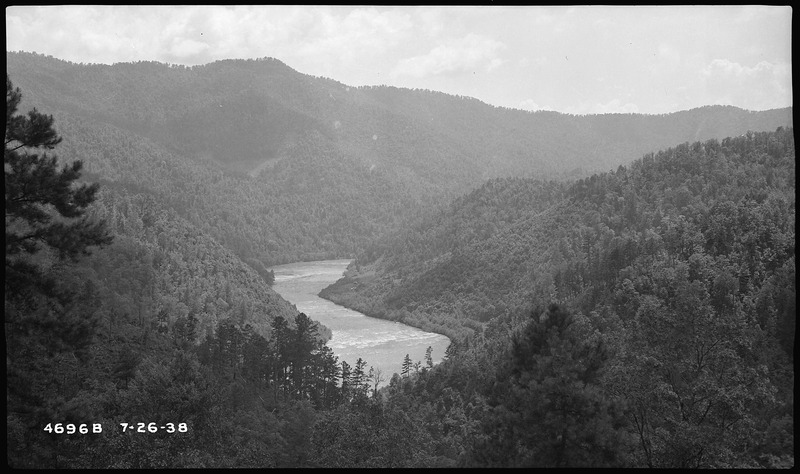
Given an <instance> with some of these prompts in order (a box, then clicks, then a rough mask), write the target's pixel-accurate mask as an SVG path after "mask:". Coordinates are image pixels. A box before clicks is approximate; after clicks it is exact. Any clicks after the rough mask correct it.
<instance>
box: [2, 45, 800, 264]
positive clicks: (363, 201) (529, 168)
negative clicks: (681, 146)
mask: <svg viewBox="0 0 800 474" xmlns="http://www.w3.org/2000/svg"><path fill="white" fill-rule="evenodd" d="M6 58H7V71H8V73H9V74H10V75H11V77H12V80H13V81H14V83H15V84H17V85H18V86H19V87H21V88H22V89H23V90H24V91H26V101H27V102H26V103H27V104H28V105H29V106H36V107H39V108H40V109H42V110H47V111H48V112H49V113H51V114H53V115H54V116H55V117H56V127H58V130H59V131H60V132H61V133H62V135H63V136H64V137H65V144H64V146H63V148H64V149H63V151H62V152H61V154H62V156H64V157H65V158H68V159H77V158H80V159H82V160H83V161H84V163H85V165H84V169H85V171H86V173H87V175H86V176H87V177H92V178H97V179H108V180H113V181H117V182H124V183H133V184H135V185H136V186H138V187H139V188H140V189H146V190H148V191H150V192H152V193H154V194H155V195H156V196H157V198H158V202H159V203H164V205H165V206H167V207H170V208H173V209H175V211H176V212H178V213H179V215H181V216H183V217H184V218H186V219H187V220H188V221H189V222H190V223H191V224H193V225H195V226H197V227H199V228H201V229H203V230H204V231H206V232H209V233H210V235H211V236H212V237H213V238H214V239H216V240H217V241H218V242H220V243H222V244H223V245H224V246H226V247H228V248H229V249H231V250H233V251H234V252H235V253H236V254H237V255H238V256H239V257H241V258H242V259H244V260H246V261H248V262H249V263H251V264H253V266H254V268H257V269H258V268H259V265H258V264H259V263H260V264H263V265H267V266H269V265H271V264H277V263H287V262H292V261H298V260H315V259H324V258H338V257H350V256H352V255H354V254H355V253H356V252H357V251H359V250H363V249H364V248H365V247H366V246H368V245H369V243H370V242H371V241H372V240H373V239H376V238H379V237H380V236H382V235H385V234H390V233H393V232H395V231H397V230H399V229H402V228H404V227H405V226H406V225H408V223H409V222H411V221H412V220H413V219H415V218H418V217H421V216H422V215H423V214H424V213H425V212H427V211H428V210H430V209H431V208H433V207H434V206H437V205H440V204H444V203H446V202H448V201H449V200H450V199H451V198H455V197H457V196H459V195H461V194H464V193H467V192H469V190H471V189H473V188H474V187H477V186H479V185H480V184H481V183H482V182H483V181H484V180H485V179H488V178H493V177H505V176H530V177H538V178H548V179H550V178H553V179H556V178H561V179H563V178H566V177H572V178H578V177H584V176H588V174H589V173H591V172H595V171H606V170H609V169H613V168H616V167H617V166H618V165H620V164H627V163H629V162H631V161H633V160H634V159H636V158H638V157H640V156H641V155H642V154H644V153H647V152H650V151H653V150H657V149H661V148H665V147H667V146H671V145H673V144H675V143H682V142H685V141H693V140H705V139H709V138H717V139H722V138H725V137H726V136H736V135H740V134H742V133H745V132H746V131H748V130H753V131H763V130H774V129H775V128H777V127H779V126H791V125H792V116H791V110H790V109H780V110H771V111H765V112H748V111H745V110H741V109H736V108H734V107H705V108H700V109H695V110H691V111H686V112H679V113H676V114H668V115H661V116H647V115H637V114H623V115H618V114H610V115H601V116H571V115H565V114H558V113H554V112H536V113H529V112H523V111H519V110H512V109H504V108H497V107H492V106H489V105H487V104H484V103H482V102H480V101H477V100H475V99H471V98H466V97H455V96H450V95H446V94H442V93H438V92H431V91H423V90H407V89H397V88H391V87H360V88H354V87H348V86H346V85H344V84H341V83H338V82H336V81H333V80H330V79H325V78H318V77H312V76H308V75H304V74H301V73H299V72H297V71H294V70H293V69H291V68H289V67H288V66H286V65H285V64H283V63H281V62H280V61H277V60H274V59H263V60H227V61H218V62H215V63H211V64H207V65H203V66H195V67H183V66H170V65H166V64H159V63H154V62H139V63H120V64H115V65H111V66H108V65H99V64H74V63H69V62H65V61H61V60H58V59H55V58H52V57H45V56H42V55H36V54H31V53H7V55H6ZM256 262H258V263H256Z"/></svg>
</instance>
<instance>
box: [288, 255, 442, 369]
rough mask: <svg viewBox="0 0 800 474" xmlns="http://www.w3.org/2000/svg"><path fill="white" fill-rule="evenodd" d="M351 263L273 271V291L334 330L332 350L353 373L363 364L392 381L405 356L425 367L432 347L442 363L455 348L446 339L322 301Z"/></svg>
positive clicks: (293, 266)
mask: <svg viewBox="0 0 800 474" xmlns="http://www.w3.org/2000/svg"><path fill="white" fill-rule="evenodd" d="M349 263H350V261H349V260H327V261H314V262H297V263H294V264H285V265H279V266H275V267H272V270H273V271H274V273H275V284H274V285H273V289H274V290H275V291H276V292H277V293H278V294H280V295H281V297H283V298H284V299H286V300H287V301H289V302H290V303H292V304H294V305H295V307H296V308H297V309H298V310H299V311H301V312H303V313H305V314H306V315H308V316H309V317H310V318H311V319H312V320H314V321H317V322H319V323H321V324H324V325H325V326H327V327H328V328H330V329H331V331H332V334H333V336H332V337H331V339H330V341H328V344H327V345H328V347H329V348H330V349H331V350H332V351H333V353H334V355H336V356H337V357H338V358H339V360H340V361H346V362H347V363H348V364H349V365H350V366H351V367H354V366H355V364H356V362H357V360H358V359H359V358H360V359H362V360H363V361H365V362H366V363H367V367H373V366H374V368H375V369H376V370H380V371H381V373H382V374H383V375H384V376H385V377H386V378H387V380H388V378H389V377H391V375H392V374H393V373H399V372H400V371H401V369H402V363H403V360H404V359H405V358H406V356H408V357H410V358H411V359H412V360H414V361H424V360H425V357H426V352H427V349H428V347H431V355H432V358H433V361H434V363H438V362H439V361H441V360H442V358H443V357H444V354H445V351H446V349H447V347H448V346H449V345H450V342H451V341H450V338H448V337H447V336H446V335H444V334H441V333H438V332H435V331H426V330H424V329H422V328H419V327H418V326H412V325H410V324H404V323H402V322H400V321H393V320H388V319H386V318H375V317H370V316H369V315H367V314H364V313H362V312H360V311H356V310H353V309H351V308H347V307H346V306H344V305H340V304H337V303H336V302H334V301H331V300H329V299H326V298H322V297H321V296H319V293H320V292H321V291H322V290H324V289H325V288H327V287H328V286H330V285H331V284H333V283H335V282H337V281H338V280H339V279H340V278H341V277H342V275H343V274H344V272H345V270H346V268H347V266H348V264H349Z"/></svg>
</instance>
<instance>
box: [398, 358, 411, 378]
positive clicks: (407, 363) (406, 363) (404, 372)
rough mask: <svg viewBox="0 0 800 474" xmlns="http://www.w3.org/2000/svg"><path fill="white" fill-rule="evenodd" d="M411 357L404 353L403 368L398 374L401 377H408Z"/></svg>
mask: <svg viewBox="0 0 800 474" xmlns="http://www.w3.org/2000/svg"><path fill="white" fill-rule="evenodd" d="M411 365H412V362H411V357H410V356H409V355H408V354H406V357H405V358H404V359H403V370H402V372H400V375H402V376H403V377H408V374H409V372H410V371H411Z"/></svg>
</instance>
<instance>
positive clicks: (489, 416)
mask: <svg viewBox="0 0 800 474" xmlns="http://www.w3.org/2000/svg"><path fill="white" fill-rule="evenodd" d="M532 200H533V201H535V202H536V205H532V204H531V201H532ZM456 230H457V232H456ZM421 242H425V243H426V244H427V246H426V245H422V244H421ZM415 249H418V250H415ZM794 252H795V152H794V138H793V130H791V129H784V128H779V129H777V130H776V131H774V132H762V133H752V132H749V133H747V134H745V135H742V136H739V137H732V138H726V139H724V140H722V141H721V142H720V141H717V140H709V141H706V142H695V143H693V144H689V143H684V144H681V145H678V146H676V147H674V148H669V149H666V150H664V151H660V152H658V153H650V154H647V155H645V156H644V157H643V158H641V159H639V160H637V161H635V162H633V163H632V164H631V165H630V166H628V167H625V166H620V167H619V168H618V169H617V170H616V171H615V172H609V173H602V174H597V175H593V176H592V177H590V178H588V179H582V180H578V181H577V182H575V183H574V184H572V185H568V186H567V185H563V184H558V183H547V182H539V181H534V180H526V179H505V180H494V181H490V182H488V183H487V184H486V185H484V186H483V187H482V188H480V189H478V190H476V191H474V192H473V193H471V194H470V195H468V196H465V197H464V198H463V199H460V200H456V201H454V203H453V204H452V206H451V208H450V209H449V210H448V211H446V212H443V213H441V214H440V215H438V216H436V218H432V219H429V220H426V221H423V222H421V223H420V224H419V225H417V226H415V227H414V228H412V229H409V230H408V231H407V232H406V233H404V234H401V235H399V236H396V237H393V238H387V240H386V242H384V243H383V244H381V245H376V247H375V248H373V249H370V250H369V251H366V252H364V253H363V254H362V255H360V256H359V258H358V259H357V260H356V261H355V262H354V263H353V264H351V268H350V269H349V270H348V272H347V273H346V275H345V277H344V278H343V279H342V280H340V281H339V282H337V283H336V284H335V285H333V286H331V287H329V288H327V289H326V290H325V292H324V293H323V294H325V296H326V297H328V298H330V299H332V300H333V301H336V302H339V303H341V304H345V305H348V306H351V307H354V308H356V309H358V310H360V311H364V312H366V313H367V314H371V315H373V316H377V317H384V318H389V319H398V320H401V321H404V322H405V321H415V322H419V323H420V324H421V325H422V326H426V327H429V328H431V329H437V330H440V331H442V332H447V333H449V335H450V336H451V338H453V339H454V340H456V341H457V342H456V343H455V344H454V346H453V349H452V350H451V351H450V352H451V354H450V357H449V359H448V361H446V362H445V363H444V364H442V366H441V367H437V368H436V370H435V371H434V373H435V374H437V375H438V376H440V377H437V378H436V380H435V381H428V380H427V379H426V378H423V382H421V383H423V384H434V385H435V386H436V387H438V390H442V392H436V389H431V388H430V387H429V386H427V385H423V386H422V387H420V386H419V383H420V382H417V383H413V382H409V384H410V385H411V387H412V388H410V389H409V391H410V392H411V393H413V394H415V395H414V398H416V399H417V400H418V402H417V403H435V400H437V398H436V397H432V396H431V395H430V393H437V394H438V393H443V391H444V390H454V391H455V393H457V394H458V396H459V401H460V403H461V404H462V409H463V410H465V411H468V412H472V413H473V415H471V416H468V418H467V419H468V422H466V423H465V426H471V427H473V429H472V431H470V435H469V436H466V437H465V438H466V439H468V440H469V441H466V445H467V447H465V448H464V451H463V452H462V455H461V457H458V461H457V462H458V463H459V465H464V466H487V467H488V466H508V467H511V466H525V465H532V466H595V467H599V466H637V467H644V466H646V467H671V468H677V467H717V468H719V467H789V466H791V465H793V463H794V457H793V447H794V435H793V429H794V428H793V427H794V418H793V406H794V356H793V350H794V335H795V330H796V327H795V312H796V276H795V255H794ZM524 314H529V315H530V317H529V318H524V317H522V315H524ZM442 377H443V378H446V379H447V381H442ZM437 396H440V395H437ZM477 407H480V409H479V410H478V412H477V413H475V410H476V409H477Z"/></svg>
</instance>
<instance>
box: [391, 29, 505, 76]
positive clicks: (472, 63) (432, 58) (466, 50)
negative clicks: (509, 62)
mask: <svg viewBox="0 0 800 474" xmlns="http://www.w3.org/2000/svg"><path fill="white" fill-rule="evenodd" d="M505 47H506V46H505V45H504V44H503V43H501V42H500V41H496V40H494V39H492V38H489V37H486V36H482V35H477V34H474V33H470V34H468V35H466V36H464V37H463V38H461V39H458V40H450V41H447V42H445V43H444V44H440V45H438V46H436V47H435V48H433V49H432V50H430V52H428V53H427V54H425V55H422V56H414V57H411V58H406V59H403V60H400V61H399V62H398V63H397V65H396V66H395V67H394V69H392V71H391V73H390V75H391V76H392V77H397V76H411V77H416V78H420V77H427V76H436V75H440V74H451V73H458V72H474V71H475V70H478V69H481V70H486V71H487V72H490V71H492V70H493V69H496V68H497V67H499V66H500V65H501V64H503V63H504V61H503V60H502V59H501V58H499V57H498V54H499V52H500V51H502V50H503V49H505Z"/></svg>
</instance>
